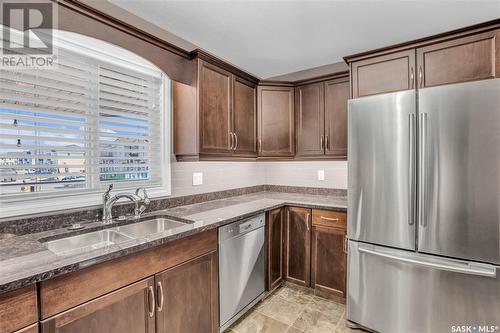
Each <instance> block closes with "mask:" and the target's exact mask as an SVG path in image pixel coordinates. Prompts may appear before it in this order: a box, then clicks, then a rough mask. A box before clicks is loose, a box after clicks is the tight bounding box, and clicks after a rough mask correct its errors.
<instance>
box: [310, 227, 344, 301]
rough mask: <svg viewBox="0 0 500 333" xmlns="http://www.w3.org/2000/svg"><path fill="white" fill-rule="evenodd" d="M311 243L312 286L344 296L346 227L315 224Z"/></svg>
mask: <svg viewBox="0 0 500 333" xmlns="http://www.w3.org/2000/svg"><path fill="white" fill-rule="evenodd" d="M311 244H312V245H311V247H312V254H311V287H312V288H314V289H318V290H320V291H322V292H326V293H329V294H332V295H335V296H338V297H343V298H344V297H345V292H346V273H347V254H346V252H347V249H346V245H347V244H346V229H339V228H329V227H322V226H313V233H312V242H311Z"/></svg>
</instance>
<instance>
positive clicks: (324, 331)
mask: <svg viewBox="0 0 500 333" xmlns="http://www.w3.org/2000/svg"><path fill="white" fill-rule="evenodd" d="M337 322H338V320H337V321H331V320H330V318H329V317H328V316H327V315H326V314H324V313H322V312H319V311H316V310H313V309H309V308H306V309H304V311H302V313H301V314H300V316H299V318H298V319H297V320H296V321H295V322H294V323H293V326H294V327H296V328H298V329H301V330H303V331H306V332H310V333H333V332H335V329H336V326H337Z"/></svg>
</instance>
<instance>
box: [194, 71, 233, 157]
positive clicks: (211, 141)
mask: <svg viewBox="0 0 500 333" xmlns="http://www.w3.org/2000/svg"><path fill="white" fill-rule="evenodd" d="M198 73H199V87H198V88H199V90H200V92H199V99H200V100H199V103H200V104H199V107H200V152H201V153H217V154H229V153H230V152H231V143H232V137H231V135H232V134H231V133H232V132H231V130H232V128H231V127H232V126H231V120H232V119H231V108H232V105H231V92H232V89H231V88H232V75H231V73H229V72H228V71H225V70H223V69H221V68H218V67H217V66H214V65H211V64H210V63H207V62H205V61H200V63H199V70H198Z"/></svg>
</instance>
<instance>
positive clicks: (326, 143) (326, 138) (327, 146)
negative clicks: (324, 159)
mask: <svg viewBox="0 0 500 333" xmlns="http://www.w3.org/2000/svg"><path fill="white" fill-rule="evenodd" d="M325 147H326V148H325V149H330V142H329V141H328V135H327V136H325Z"/></svg>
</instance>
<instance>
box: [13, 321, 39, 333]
mask: <svg viewBox="0 0 500 333" xmlns="http://www.w3.org/2000/svg"><path fill="white" fill-rule="evenodd" d="M14 333H38V323H36V324H33V325H30V326H28V327H25V328H23V329H20V330H19V331H15V332H14Z"/></svg>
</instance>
